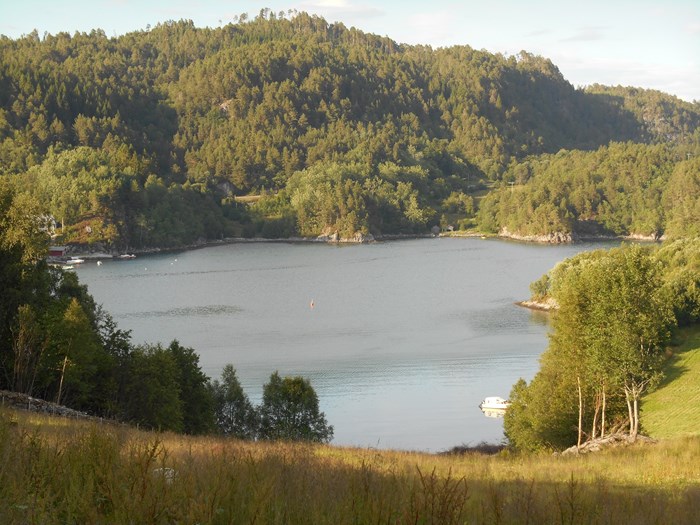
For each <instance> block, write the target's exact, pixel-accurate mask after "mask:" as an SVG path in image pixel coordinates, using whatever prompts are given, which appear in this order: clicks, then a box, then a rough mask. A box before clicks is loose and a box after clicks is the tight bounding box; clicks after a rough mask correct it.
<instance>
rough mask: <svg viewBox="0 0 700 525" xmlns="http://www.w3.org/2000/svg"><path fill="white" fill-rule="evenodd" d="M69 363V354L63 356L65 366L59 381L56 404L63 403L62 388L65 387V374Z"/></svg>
mask: <svg viewBox="0 0 700 525" xmlns="http://www.w3.org/2000/svg"><path fill="white" fill-rule="evenodd" d="M67 364H68V356H65V357H64V358H63V368H62V369H61V381H60V382H59V383H58V395H57V396H56V404H57V405H60V404H61V390H62V389H63V376H64V375H65V374H66V365H67Z"/></svg>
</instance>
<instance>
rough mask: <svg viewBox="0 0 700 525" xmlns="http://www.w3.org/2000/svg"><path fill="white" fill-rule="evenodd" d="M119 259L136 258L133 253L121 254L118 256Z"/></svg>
mask: <svg viewBox="0 0 700 525" xmlns="http://www.w3.org/2000/svg"><path fill="white" fill-rule="evenodd" d="M119 258H120V259H134V258H136V256H135V255H134V254H133V253H123V254H121V255H120V256H119Z"/></svg>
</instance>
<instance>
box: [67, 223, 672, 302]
mask: <svg viewBox="0 0 700 525" xmlns="http://www.w3.org/2000/svg"><path fill="white" fill-rule="evenodd" d="M432 237H448V238H482V239H486V238H495V239H502V240H510V241H517V242H526V243H535V244H572V243H577V242H590V241H611V242H612V241H620V240H631V241H639V242H659V241H662V240H663V239H664V237H663V236H662V237H656V236H653V235H641V234H632V235H627V236H614V235H577V234H572V233H565V232H555V233H550V234H547V235H521V234H517V233H512V232H510V231H508V229H507V228H503V229H502V230H501V231H500V232H499V233H498V234H496V235H494V234H484V233H481V232H475V231H469V232H459V231H457V232H441V233H439V234H434V233H425V234H387V235H377V236H374V235H372V234H364V233H359V232H358V233H356V234H355V235H354V236H352V237H341V236H340V235H339V234H338V232H324V233H323V234H321V235H319V236H317V237H287V238H278V239H271V238H263V237H251V238H247V237H227V238H224V239H217V240H207V239H199V240H197V241H196V242H194V243H192V244H185V245H181V246H173V247H167V248H157V247H149V248H138V249H137V248H129V247H127V248H126V249H125V250H117V249H112V248H109V247H108V246H106V245H105V244H103V243H95V244H94V245H85V244H68V245H67V247H68V249H67V251H66V254H67V255H71V256H80V257H81V258H84V259H90V260H100V259H114V258H119V257H122V256H123V255H124V254H133V255H151V254H157V253H171V252H180V251H188V250H197V249H200V248H207V247H210V246H220V245H225V244H239V243H240V244H246V243H261V242H262V243H326V244H369V243H373V242H388V241H396V240H407V239H425V238H432ZM525 302H527V301H525ZM522 306H526V307H528V308H529V307H533V308H535V307H537V305H533V306H531V305H528V304H523V305H522ZM538 309H542V310H551V308H546V307H545V308H538Z"/></svg>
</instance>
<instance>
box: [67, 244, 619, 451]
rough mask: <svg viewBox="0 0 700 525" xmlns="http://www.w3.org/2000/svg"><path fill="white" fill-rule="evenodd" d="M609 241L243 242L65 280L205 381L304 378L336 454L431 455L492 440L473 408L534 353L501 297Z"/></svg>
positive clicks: (527, 333) (85, 268)
mask: <svg viewBox="0 0 700 525" xmlns="http://www.w3.org/2000/svg"><path fill="white" fill-rule="evenodd" d="M610 246H611V244H610V243H605V244H603V243H583V244H575V245H560V246H542V245H533V244H522V243H514V242H507V241H501V240H493V239H480V238H466V239H465V238H461V239H460V238H431V239H413V240H402V241H391V242H383V243H373V244H362V245H329V244H317V243H284V242H243V243H234V244H225V245H219V246H213V247H207V248H202V249H197V250H191V251H184V252H171V253H163V254H158V255H149V256H139V257H137V258H135V259H129V260H117V259H115V260H108V261H103V262H102V264H101V265H97V264H96V263H95V262H87V263H84V264H82V265H80V266H79V267H78V268H77V273H78V277H79V279H80V281H81V282H82V283H83V284H87V285H88V289H89V292H90V293H91V294H92V295H93V297H94V298H95V300H96V301H97V302H98V303H100V304H102V305H103V306H104V308H105V309H106V310H107V311H108V312H109V313H110V314H112V316H113V317H114V319H115V320H116V321H117V323H118V325H119V327H120V328H122V329H125V330H131V334H132V340H133V342H134V343H137V344H141V343H157V342H160V343H162V344H163V345H168V344H169V343H170V341H172V340H173V339H177V340H178V341H179V342H180V343H181V344H182V345H184V346H188V347H192V348H194V349H195V350H196V352H197V353H198V354H199V356H200V365H201V367H202V369H203V371H204V372H205V373H206V374H207V375H208V376H209V377H211V378H215V379H218V378H219V376H220V373H221V370H222V368H223V367H224V365H226V364H228V363H231V364H232V365H233V366H234V367H235V368H236V370H237V374H238V377H239V379H240V381H241V384H242V385H243V388H244V390H245V392H246V393H247V395H248V396H249V397H250V399H251V401H252V402H253V403H254V404H257V403H259V402H260V400H261V398H262V387H263V384H264V383H266V382H267V381H268V379H269V377H270V374H271V373H272V372H274V371H279V373H280V374H281V375H283V376H284V375H301V376H303V377H305V378H308V379H309V380H310V381H311V384H312V385H313V387H314V389H315V390H316V393H317V394H318V396H319V401H320V405H321V410H322V411H324V412H325V414H326V417H327V419H328V421H329V423H330V424H332V425H333V426H334V429H335V438H334V440H333V443H334V444H338V445H345V446H361V447H376V448H380V449H382V448H391V449H403V450H421V451H430V452H438V451H442V450H447V449H449V448H451V447H453V446H456V445H461V444H477V443H480V442H484V441H485V442H489V443H499V442H501V441H502V440H503V425H502V420H500V419H493V418H487V417H485V416H484V415H483V414H482V412H481V410H480V409H479V407H478V405H479V402H480V401H481V400H482V399H483V398H484V397H486V396H502V397H507V396H508V394H509V392H510V389H511V387H512V385H513V383H515V381H517V380H518V378H520V377H523V378H525V379H526V380H530V379H532V377H533V376H534V375H535V373H536V372H537V369H538V366H539V363H538V357H539V355H540V354H541V353H542V352H543V351H544V350H545V348H546V346H547V330H548V326H547V314H545V313H541V312H533V311H531V310H527V309H524V308H521V307H519V306H516V305H515V304H514V303H515V302H516V301H520V300H524V299H527V298H529V295H530V292H529V285H530V283H531V282H532V281H534V280H536V279H538V278H539V277H540V276H541V275H542V274H543V273H545V272H547V271H548V270H549V269H551V268H552V267H553V266H554V265H555V264H556V263H557V262H559V261H561V260H563V259H565V258H567V257H570V256H572V255H574V254H575V253H578V252H580V251H584V250H591V249H595V248H600V247H610Z"/></svg>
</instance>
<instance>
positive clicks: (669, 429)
mask: <svg viewBox="0 0 700 525" xmlns="http://www.w3.org/2000/svg"><path fill="white" fill-rule="evenodd" d="M677 337H678V339H679V343H680V344H679V345H678V346H677V347H674V355H673V356H672V357H671V359H670V360H669V362H668V363H667V365H666V369H665V378H664V380H663V382H662V383H661V385H660V386H659V388H657V389H656V390H655V391H654V392H651V393H650V394H648V395H647V396H645V398H644V400H643V402H642V407H641V420H642V425H643V432H644V433H645V434H648V435H650V436H653V437H656V438H669V437H676V436H684V435H698V434H700V330H699V329H698V328H694V329H692V330H683V331H680V332H679V333H678V335H677Z"/></svg>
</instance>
